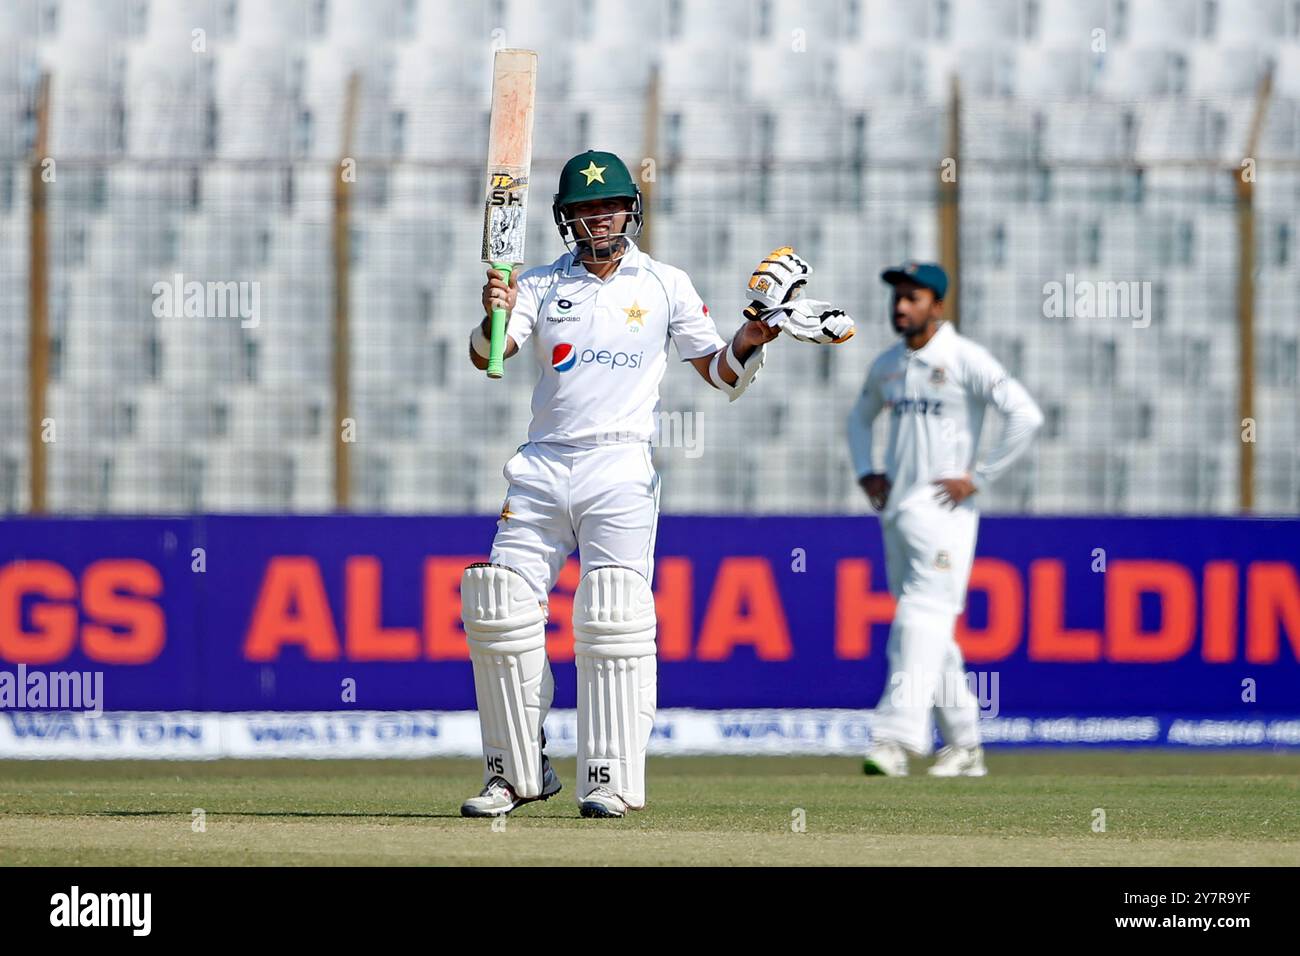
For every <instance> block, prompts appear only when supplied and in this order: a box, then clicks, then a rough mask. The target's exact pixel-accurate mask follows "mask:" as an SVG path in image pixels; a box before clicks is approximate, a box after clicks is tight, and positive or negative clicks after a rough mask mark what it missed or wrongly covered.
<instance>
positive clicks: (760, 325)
mask: <svg viewBox="0 0 1300 956" xmlns="http://www.w3.org/2000/svg"><path fill="white" fill-rule="evenodd" d="M780 334H781V330H780V329H779V328H771V327H770V326H768V325H767V324H766V323H765V322H758V321H754V320H750V321H748V322H746V323H745V324H744V325H742V326H741V327H740V328H738V329H737V330H736V334H735V335H733V336H732V337H731V342H730V344H728V345H726V346H724V347H723V348H721V349H717V350H715V351H713V352H710V353H709V354H708V355H702V356H700V357H699V358H693V359H691V360H690V363H691V365H693V366H695V371H697V372H699V373H700V377H701V378H702V379H704V381H706V382H708V383H709V385H710V386H711V387H713V388H718V387H719V386H718V385H717V383H716V382H715V381H714V376H713V374H711V372H710V370H711V369H713V368H714V367H715V366H716V368H717V377H718V378H720V379H721V380H722V382H723V384H724V385H729V386H731V387H732V388H733V389H734V388H735V386H736V383H737V382H738V381H740V376H741V374H743V371H742V372H739V373H738V372H737V370H736V368H735V365H734V364H733V363H732V362H729V361H725V359H726V356H725V355H723V352H724V351H726V350H727V349H730V350H731V354H732V355H733V356H735V359H736V364H739V365H740V366H741V367H742V370H743V368H744V367H746V366H748V364H749V360H750V359H751V358H752V357H753V356H754V352H755V351H756V350H757V349H758V348H759V347H760V346H763V345H766V344H767V343H768V342H770V341H772V340H773V339H774V338H776V337H777V336H778V335H780ZM751 378H752V376H751Z"/></svg>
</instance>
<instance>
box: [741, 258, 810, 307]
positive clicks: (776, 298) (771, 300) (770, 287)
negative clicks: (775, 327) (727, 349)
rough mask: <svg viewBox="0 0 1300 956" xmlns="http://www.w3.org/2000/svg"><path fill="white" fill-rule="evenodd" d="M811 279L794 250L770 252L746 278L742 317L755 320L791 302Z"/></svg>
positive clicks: (807, 269) (804, 262)
mask: <svg viewBox="0 0 1300 956" xmlns="http://www.w3.org/2000/svg"><path fill="white" fill-rule="evenodd" d="M811 276H812V266H810V265H808V263H807V262H806V261H804V260H803V259H801V258H800V257H799V256H798V255H797V254H796V253H795V251H794V247H793V246H780V247H779V248H776V249H773V250H772V251H771V252H769V253H768V255H767V258H766V259H764V260H763V261H762V262H760V263H759V264H758V268H757V269H755V270H754V273H753V275H751V276H750V277H749V285H748V286H747V287H746V290H745V291H746V292H747V294H748V295H749V298H750V303H749V305H747V306H746V307H745V317H746V318H748V319H756V318H758V317H759V315H760V313H763V312H766V311H768V310H770V309H775V308H778V307H780V306H782V305H785V304H787V303H789V302H793V301H794V300H795V299H797V298H798V297H799V294H800V291H801V290H802V289H803V287H804V285H806V284H807V282H808V279H809V278H810V277H811Z"/></svg>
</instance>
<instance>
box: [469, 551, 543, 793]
mask: <svg viewBox="0 0 1300 956" xmlns="http://www.w3.org/2000/svg"><path fill="white" fill-rule="evenodd" d="M460 608H461V610H460V617H461V620H462V621H463V622H464V624H465V634H466V636H467V637H468V638H469V655H470V660H471V661H472V662H473V664H474V693H475V695H476V696H477V698H478V714H479V728H480V730H481V731H482V734H483V757H484V767H483V782H484V783H487V781H488V779H489V778H491V777H494V776H501V777H504V778H505V779H506V780H508V781H509V782H510V784H511V785H512V786H513V787H514V788H515V793H516V794H518V795H519V796H521V797H536V796H539V795H540V794H541V792H542V745H541V731H542V722H543V721H544V720H545V719H546V712H547V711H548V710H549V709H550V706H551V698H552V696H553V695H554V689H555V688H554V683H553V681H552V678H551V667H550V663H549V662H548V661H547V659H546V618H545V616H544V615H543V613H542V609H541V606H540V605H539V604H538V603H537V596H536V595H535V594H533V590H532V588H530V587H529V586H528V582H527V581H525V580H524V579H523V577H522V576H521V575H520V574H518V573H516V572H515V571H512V570H510V569H509V568H504V567H499V566H497V565H491V564H472V565H470V566H469V567H468V568H466V569H465V573H464V574H463V575H462V576H461V581H460Z"/></svg>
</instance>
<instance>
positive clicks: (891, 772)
mask: <svg viewBox="0 0 1300 956" xmlns="http://www.w3.org/2000/svg"><path fill="white" fill-rule="evenodd" d="M862 772H863V773H865V774H866V775H867V776H871V777H875V776H879V777H906V776H907V751H905V750H904V749H903V747H902V745H901V744H896V743H894V742H893V741H892V740H882V741H880V742H878V743H877V744H876V745H875V746H874V747H872V748H871V749H870V750H869V751H867V756H866V759H864V760H863V761H862Z"/></svg>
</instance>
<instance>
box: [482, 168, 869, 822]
mask: <svg viewBox="0 0 1300 956" xmlns="http://www.w3.org/2000/svg"><path fill="white" fill-rule="evenodd" d="M552 208H553V212H554V216H555V223H556V225H557V226H558V227H559V231H560V236H561V238H562V239H563V240H564V244H565V247H566V248H567V249H568V250H569V251H568V253H566V254H565V255H563V256H561V257H560V258H558V259H556V260H555V261H554V262H553V263H551V264H550V265H548V266H543V267H541V268H537V269H531V270H529V271H528V272H525V273H524V274H523V275H522V276H516V275H515V274H513V273H512V275H511V278H510V282H509V284H507V283H506V282H504V281H502V279H501V276H500V275H499V274H498V273H497V272H496V271H495V270H488V281H487V284H486V285H484V287H483V308H484V310H485V311H486V312H487V313H488V314H489V315H490V313H491V311H492V309H493V307H497V308H504V309H506V310H508V311H509V313H510V315H509V320H508V323H507V325H506V336H507V340H506V347H505V357H506V359H509V358H510V357H511V356H513V355H515V354H516V353H518V351H519V348H520V347H521V346H522V345H523V344H524V343H525V342H526V341H528V340H529V339H530V338H531V339H533V341H534V342H535V358H536V364H537V375H538V378H537V385H536V387H535V388H534V390H533V400H532V412H533V417H532V423H531V424H530V425H529V428H528V441H527V443H525V444H524V445H521V446H520V447H519V450H518V452H517V453H516V454H515V455H514V457H512V458H511V459H510V460H509V461H508V462H507V463H506V466H505V470H504V475H505V478H506V480H507V482H508V483H509V485H508V488H507V491H506V498H505V503H504V505H503V507H502V509H501V517H500V519H499V521H498V522H497V533H496V537H495V539H494V540H493V542H492V552H491V555H490V558H489V561H488V562H487V563H485V564H475V565H471V566H470V567H469V568H467V569H466V571H465V574H464V577H463V578H462V581H461V618H462V620H463V621H464V623H465V632H466V635H467V636H468V639H469V646H470V657H471V660H472V662H473V668H474V687H475V694H476V697H477V701H478V710H479V724H480V728H481V730H482V735H483V754H484V758H485V769H484V778H485V781H484V787H483V790H482V792H481V793H480V794H479V795H478V796H476V797H471V798H470V799H468V800H466V801H465V803H464V805H463V806H462V807H461V813H462V814H463V815H465V816H472V817H482V816H500V815H503V814H506V813H509V812H510V811H512V810H514V809H515V808H516V807H518V806H520V805H521V804H524V803H528V802H531V801H533V800H539V799H541V800H545V799H547V798H549V797H551V796H553V795H554V794H555V793H557V792H558V791H559V790H560V781H559V779H558V778H557V777H556V774H555V772H554V771H553V770H552V769H551V765H550V761H549V760H547V758H546V755H545V753H544V747H545V739H544V737H543V733H542V727H543V722H544V721H545V719H546V713H547V710H548V709H549V708H550V705H551V699H552V692H553V683H552V677H551V669H550V664H549V662H548V660H547V656H546V633H545V631H546V615H547V598H548V595H549V594H550V591H551V588H552V587H553V586H554V584H555V580H556V577H557V576H558V575H559V572H560V569H561V568H562V567H563V565H564V562H565V560H566V559H567V558H568V557H569V555H570V554H571V553H572V552H573V550H574V548H575V547H576V548H577V550H578V553H579V556H580V558H581V579H580V583H579V585H578V590H577V593H576V594H575V595H574V599H573V635H574V657H575V659H576V663H577V670H578V695H577V696H578V712H577V724H578V726H577V734H578V739H577V747H578V792H577V799H578V804H579V807H580V810H581V813H582V815H583V816H584V817H621V816H623V814H624V813H625V812H626V811H627V810H629V809H633V810H636V809H641V808H642V807H643V806H644V805H645V799H646V786H645V755H646V747H647V745H648V743H649V740H650V730H651V727H652V726H653V724H654V715H655V705H656V669H655V631H656V618H655V606H654V595H653V593H652V591H651V589H650V582H651V578H652V574H653V565H654V538H655V529H656V526H657V524H658V518H659V478H658V475H657V474H656V472H655V470H654V466H653V463H652V461H651V457H650V442H651V439H652V437H653V432H654V426H655V413H656V411H657V410H658V407H659V384H660V382H661V381H662V380H663V376H664V372H665V370H666V368H667V362H668V344H669V342H671V343H672V344H673V345H674V346H675V347H676V349H677V354H678V356H679V357H680V358H681V359H682V360H683V361H687V362H690V363H691V364H692V365H693V366H694V367H695V370H696V371H697V372H699V374H700V377H701V378H703V379H704V380H705V381H706V382H708V383H709V384H710V385H711V386H713V387H714V388H716V389H718V390H719V391H721V392H723V393H724V394H725V395H726V396H727V397H728V398H729V399H730V400H731V401H735V400H736V399H737V398H739V397H740V396H741V395H742V394H743V393H744V392H745V390H746V389H747V388H749V386H750V385H751V384H752V383H753V381H754V377H755V375H757V373H758V370H759V369H760V368H761V367H762V365H763V361H764V350H765V345H766V343H767V342H769V341H771V340H772V339H774V338H775V337H776V336H777V335H778V334H779V333H780V332H781V331H782V330H785V331H786V332H787V333H788V334H789V335H790V336H792V337H794V338H796V339H801V340H805V341H827V342H838V341H843V340H845V339H847V338H848V337H849V335H851V334H852V320H851V319H850V318H849V317H848V316H846V315H844V314H843V313H842V312H840V311H838V310H835V309H831V308H830V307H829V305H828V304H827V303H812V302H810V301H809V300H803V299H800V300H799V301H798V302H795V301H794V300H795V298H796V297H798V296H799V295H800V293H801V290H802V287H803V285H804V283H806V281H807V278H808V276H809V275H810V274H811V269H810V268H809V267H808V265H807V263H805V262H804V261H803V260H802V259H800V258H799V257H798V256H796V255H795V254H794V251H793V250H792V249H789V248H788V247H783V248H781V249H778V250H776V251H775V252H774V253H773V254H772V255H771V256H769V257H768V258H767V259H765V260H764V261H763V262H762V263H761V264H760V265H759V267H758V269H757V270H756V271H755V272H754V274H753V276H752V277H751V279H750V281H749V285H748V289H747V295H748V298H749V299H750V300H751V306H750V308H751V309H753V314H752V316H750V317H749V318H748V320H747V321H745V322H744V323H743V324H742V325H741V326H740V328H739V330H738V331H737V332H736V334H735V335H734V336H732V339H731V341H730V343H728V342H725V341H723V339H722V338H721V337H720V336H719V335H718V332H717V329H716V328H715V326H714V324H713V320H712V319H711V318H709V313H708V310H707V309H706V308H705V307H704V303H703V302H702V301H701V300H700V296H699V295H698V293H696V291H695V288H694V286H693V285H692V284H691V280H690V279H689V278H688V277H687V275H686V273H684V272H682V271H681V270H680V269H676V268H674V267H672V266H669V265H665V264H663V263H661V262H657V261H655V260H654V259H652V258H650V256H648V255H646V254H645V253H643V252H641V251H640V250H639V249H637V247H636V244H635V242H634V240H635V239H636V237H637V235H638V234H639V233H640V231H641V221H642V208H641V191H640V190H639V189H638V188H637V186H636V184H635V183H634V182H633V181H632V177H631V174H630V173H629V172H628V170H627V167H626V166H625V165H623V163H622V161H621V160H619V158H618V157H617V156H615V155H613V154H612V153H607V152H597V151H588V152H585V153H582V154H580V155H578V156H575V157H573V159H571V160H569V162H568V163H566V164H565V166H564V169H563V171H562V172H561V173H560V185H559V191H558V193H557V194H556V196H555V202H554V205H553V207H552ZM489 323H490V319H489V318H487V317H485V318H484V320H483V322H482V323H481V324H479V325H478V326H476V327H475V329H474V332H473V335H472V336H471V339H470V360H471V361H472V362H473V363H474V366H475V367H476V368H479V369H486V367H487V356H488V349H489V341H488V334H489V329H490V325H489Z"/></svg>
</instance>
